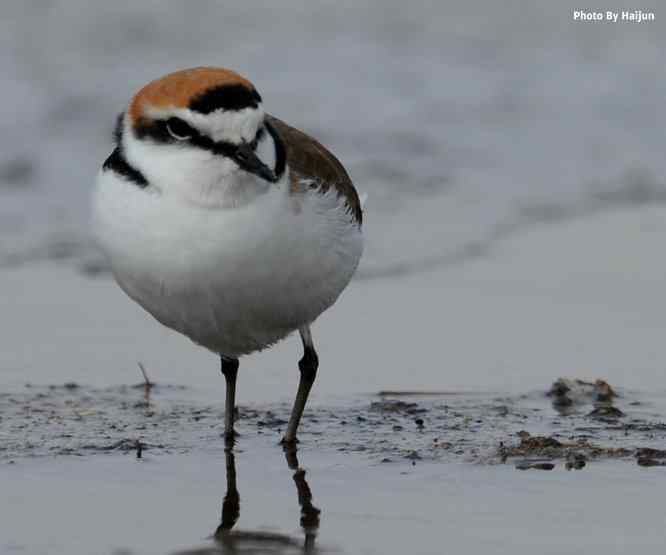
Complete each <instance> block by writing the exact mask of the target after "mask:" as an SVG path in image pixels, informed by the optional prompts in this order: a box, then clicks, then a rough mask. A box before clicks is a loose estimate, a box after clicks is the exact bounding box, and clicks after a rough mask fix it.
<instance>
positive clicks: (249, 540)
mask: <svg viewBox="0 0 666 555" xmlns="http://www.w3.org/2000/svg"><path fill="white" fill-rule="evenodd" d="M284 452H285V457H286V459H287V465H288V466H289V468H290V469H291V470H293V471H294V474H293V480H294V483H295V484H296V491H297V493H298V504H299V505H300V507H301V519H300V524H301V528H302V529H303V532H304V535H305V540H304V541H303V540H301V539H297V538H294V537H291V536H288V535H286V534H280V533H273V532H259V531H256V532H253V531H241V530H236V531H235V530H233V528H234V526H235V525H236V522H237V521H238V519H239V517H240V494H239V493H238V488H237V485H236V463H235V457H234V452H233V449H232V448H231V447H227V449H226V450H225V458H226V468H227V492H226V495H225V496H224V501H223V502H222V521H221V522H220V525H219V526H218V527H217V530H216V531H215V534H214V539H215V540H216V542H217V546H216V548H214V549H215V550H210V551H202V552H201V553H202V554H203V553H207V554H208V553H209V554H210V555H213V554H214V553H238V554H241V553H242V554H256V555H259V554H275V555H290V554H296V553H307V554H315V553H320V551H319V550H318V549H317V547H316V545H315V540H316V537H317V531H318V529H319V514H320V512H321V511H320V510H319V509H318V508H317V507H315V506H314V505H313V504H312V491H311V490H310V486H309V485H308V483H307V481H306V479H305V470H303V469H302V468H301V467H300V466H299V464H298V454H297V450H296V447H295V446H288V447H285V448H284Z"/></svg>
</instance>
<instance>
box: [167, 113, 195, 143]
mask: <svg viewBox="0 0 666 555" xmlns="http://www.w3.org/2000/svg"><path fill="white" fill-rule="evenodd" d="M166 128H167V131H168V132H169V135H171V136H172V137H173V138H174V139H176V140H177V141H185V140H187V139H189V138H190V137H191V136H192V135H193V134H194V130H193V129H192V128H191V127H190V126H189V125H187V123H185V122H184V121H183V120H182V119H179V118H169V119H168V120H167V122H166Z"/></svg>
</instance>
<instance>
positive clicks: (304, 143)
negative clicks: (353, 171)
mask: <svg viewBox="0 0 666 555" xmlns="http://www.w3.org/2000/svg"><path fill="white" fill-rule="evenodd" d="M266 118H267V119H268V121H269V123H270V124H271V125H273V127H274V128H275V129H276V130H277V132H278V133H279V135H280V137H281V138H282V140H283V141H284V143H285V147H286V150H287V164H289V169H290V172H291V179H292V187H294V189H295V190H299V189H300V188H301V187H302V185H301V180H303V179H310V180H312V181H313V183H314V185H315V186H316V187H317V189H318V190H319V191H322V192H326V191H328V190H329V189H330V188H331V187H334V188H335V189H336V190H337V192H338V195H342V196H344V197H345V201H346V202H347V206H349V210H350V212H351V214H352V215H353V216H354V219H355V220H356V221H357V222H358V224H359V225H360V224H361V222H362V220H363V211H362V210H361V202H360V201H359V199H358V194H357V193H356V189H355V188H354V184H353V183H352V180H351V178H350V177H349V174H348V173H347V171H346V170H345V168H344V167H343V165H342V164H341V163H340V161H339V160H338V159H337V158H336V157H335V156H334V155H333V153H332V152H331V151H329V150H328V149H327V148H326V147H324V146H323V145H322V144H321V143H319V142H318V141H316V140H315V139H313V138H312V137H310V136H309V135H306V134H305V133H303V132H302V131H299V130H298V129H295V128H294V127H291V126H290V125H287V124H286V123H285V122H283V121H282V120H279V119H278V118H276V117H273V116H271V115H268V114H267V115H266Z"/></svg>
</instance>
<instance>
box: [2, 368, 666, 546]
mask: <svg viewBox="0 0 666 555" xmlns="http://www.w3.org/2000/svg"><path fill="white" fill-rule="evenodd" d="M609 392H612V393H609ZM198 399H199V397H198V396H197V395H196V392H195V391H194V390H190V389H188V388H185V387H181V386H169V385H159V384H158V385H153V386H152V387H150V388H148V387H146V386H145V384H138V385H133V386H120V387H111V388H101V389H98V388H89V387H86V386H84V385H80V384H75V383H68V384H62V385H57V386H50V387H49V386H28V387H25V388H24V389H22V390H19V391H14V392H10V393H3V394H2V395H0V419H1V420H0V430H1V438H0V439H1V444H0V485H1V487H2V490H3V492H4V495H3V500H2V501H0V514H2V516H3V518H2V522H3V524H2V528H3V530H1V532H2V534H1V535H0V538H1V539H0V553H68V554H77V553H82V554H83V553H91V552H95V553H113V554H116V555H120V554H123V555H129V554H141V553H178V554H181V555H212V554H219V553H276V554H291V553H328V552H335V553H424V554H428V553H433V554H434V553H442V552H447V551H454V552H456V553H478V552H479V550H483V549H485V550H491V551H492V552H493V553H505V552H506V553H513V554H515V553H518V554H521V553H533V552H535V550H538V552H541V553H561V552H563V551H562V550H567V549H568V550H571V549H579V548H583V547H584V548H585V550H586V552H588V553H604V554H607V553H615V552H617V553H621V552H623V551H622V550H623V549H625V548H627V547H628V546H631V547H644V548H646V549H647V548H650V549H653V548H655V546H658V545H663V541H664V539H665V538H664V534H665V532H664V528H663V516H661V515H662V514H663V511H661V510H660V507H661V504H662V494H661V493H660V492H663V487H664V486H666V474H664V469H662V468H659V467H660V466H662V465H663V464H664V463H666V452H664V451H663V450H662V448H663V447H664V445H665V443H666V442H665V441H664V440H665V439H666V425H665V424H664V414H665V413H664V412H663V410H662V409H663V399H662V397H661V396H659V395H652V394H646V393H642V394H641V393H639V392H631V391H624V390H622V389H616V388H614V387H610V386H607V384H605V382H581V381H573V380H558V381H556V382H555V383H554V384H552V385H550V386H548V387H545V388H544V389H543V390H542V391H537V392H532V393H526V394H522V395H496V394H488V393H463V392H458V393H452V392H417V391H412V392H409V391H385V392H381V393H380V394H376V395H367V396H358V397H356V398H354V399H345V400H330V401H329V402H328V403H319V404H316V405H313V407H311V409H310V410H308V411H307V413H306V417H305V418H304V421H303V423H302V433H301V443H300V444H299V446H298V449H297V450H296V449H294V450H290V451H284V450H283V449H282V447H280V446H279V445H278V441H279V439H280V437H281V432H283V430H284V426H285V424H286V420H287V418H288V414H289V408H290V407H289V405H287V404H275V405H257V406H241V407H240V408H239V415H238V416H239V419H238V430H239V432H240V438H239V440H238V442H237V443H236V445H235V446H234V447H233V449H227V448H225V446H224V443H223V441H222V438H221V437H220V433H221V421H222V414H223V407H222V403H220V405H211V404H207V403H203V402H201V401H199V400H198ZM636 496H639V497H636ZM628 498H633V499H640V500H641V502H640V504H639V505H636V504H631V503H627V502H626V500H627V499H628ZM526 530H530V533H526Z"/></svg>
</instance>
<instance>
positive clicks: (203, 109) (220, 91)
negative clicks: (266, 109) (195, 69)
mask: <svg viewBox="0 0 666 555" xmlns="http://www.w3.org/2000/svg"><path fill="white" fill-rule="evenodd" d="M260 102H261V96H259V93H258V92H257V91H256V90H255V89H254V88H250V89H249V88H247V87H246V86H244V85H238V84H235V85H222V86H221V87H215V88H214V89H209V90H207V91H206V92H204V93H203V94H201V95H199V96H197V97H196V98H194V99H193V100H192V101H191V102H190V106H189V108H190V110H192V111H194V112H199V113H201V114H210V113H211V112H214V111H215V110H243V109H244V108H256V107H257V106H259V103H260Z"/></svg>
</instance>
